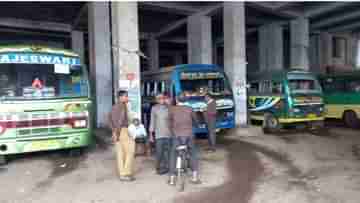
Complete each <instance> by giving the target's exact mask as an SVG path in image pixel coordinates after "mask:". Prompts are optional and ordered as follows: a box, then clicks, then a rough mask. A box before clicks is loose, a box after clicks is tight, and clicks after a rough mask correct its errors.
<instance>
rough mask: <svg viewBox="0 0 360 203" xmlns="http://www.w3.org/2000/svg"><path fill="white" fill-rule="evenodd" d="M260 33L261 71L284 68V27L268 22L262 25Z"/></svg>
mask: <svg viewBox="0 0 360 203" xmlns="http://www.w3.org/2000/svg"><path fill="white" fill-rule="evenodd" d="M258 34H259V60H260V62H259V64H260V71H265V70H281V69H284V37H283V28H282V27H281V26H280V25H278V24H267V25H263V26H261V27H260V29H259V32H258Z"/></svg>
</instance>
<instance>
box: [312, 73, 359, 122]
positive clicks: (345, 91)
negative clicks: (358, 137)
mask: <svg viewBox="0 0 360 203" xmlns="http://www.w3.org/2000/svg"><path fill="white" fill-rule="evenodd" d="M319 80H320V82H321V85H322V88H323V91H324V102H325V109H326V118H334V119H342V120H343V121H344V123H345V124H346V125H347V126H349V127H352V128H356V127H359V126H360V125H359V124H360V121H359V118H360V71H354V72H349V73H331V74H322V75H320V76H319Z"/></svg>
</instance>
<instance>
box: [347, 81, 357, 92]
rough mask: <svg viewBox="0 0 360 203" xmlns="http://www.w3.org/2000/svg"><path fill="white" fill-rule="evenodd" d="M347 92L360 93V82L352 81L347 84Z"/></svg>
mask: <svg viewBox="0 0 360 203" xmlns="http://www.w3.org/2000/svg"><path fill="white" fill-rule="evenodd" d="M345 92H360V81H356V80H353V81H350V82H348V83H346V87H345Z"/></svg>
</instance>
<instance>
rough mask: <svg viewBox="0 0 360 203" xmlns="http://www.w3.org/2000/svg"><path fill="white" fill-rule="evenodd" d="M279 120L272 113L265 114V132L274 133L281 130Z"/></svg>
mask: <svg viewBox="0 0 360 203" xmlns="http://www.w3.org/2000/svg"><path fill="white" fill-rule="evenodd" d="M279 128H280V123H279V120H278V119H277V118H276V117H275V116H274V115H273V114H271V113H267V114H265V115H264V122H263V132H264V134H269V133H274V132H275V131H277V130H279Z"/></svg>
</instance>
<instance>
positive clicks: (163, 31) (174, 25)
mask: <svg viewBox="0 0 360 203" xmlns="http://www.w3.org/2000/svg"><path fill="white" fill-rule="evenodd" d="M186 22H187V19H186V18H185V19H181V20H179V21H176V22H175V23H171V24H169V25H167V26H165V27H163V28H161V29H160V31H159V32H158V33H156V34H155V37H156V38H159V37H161V36H163V35H166V34H168V33H169V32H171V31H173V30H175V29H177V28H179V27H181V26H184V25H186Z"/></svg>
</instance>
